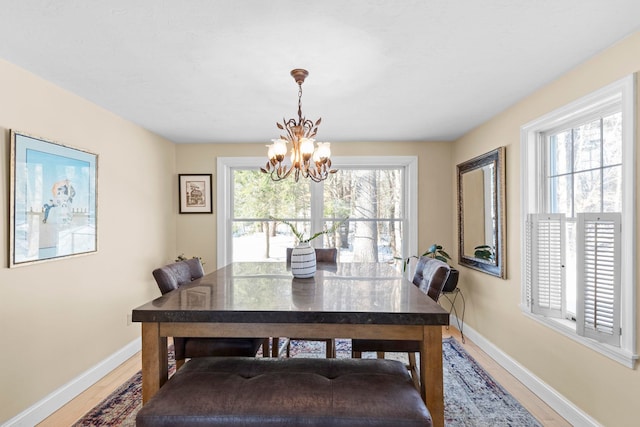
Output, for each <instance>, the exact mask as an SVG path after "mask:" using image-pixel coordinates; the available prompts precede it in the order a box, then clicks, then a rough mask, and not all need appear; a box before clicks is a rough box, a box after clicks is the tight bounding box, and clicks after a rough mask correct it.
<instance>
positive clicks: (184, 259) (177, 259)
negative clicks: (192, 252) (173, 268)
mask: <svg viewBox="0 0 640 427" xmlns="http://www.w3.org/2000/svg"><path fill="white" fill-rule="evenodd" d="M191 258H198V259H199V260H200V264H202V265H204V262H203V261H202V258H200V257H199V256H192V257H191ZM188 259H189V258H187V257H186V256H185V255H184V253H182V254H180V255H178V256H177V257H176V260H175V262H179V261H186V260H188Z"/></svg>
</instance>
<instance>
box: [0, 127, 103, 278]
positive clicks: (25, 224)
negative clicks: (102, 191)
mask: <svg viewBox="0 0 640 427" xmlns="http://www.w3.org/2000/svg"><path fill="white" fill-rule="evenodd" d="M97 171H98V156H97V155H96V154H93V153H90V152H88V151H84V150H80V149H77V148H72V147H68V146H65V145H61V144H58V143H55V142H52V141H47V140H45V139H43V138H38V137H35V136H31V135H27V134H25V133H20V132H16V131H13V130H12V131H11V179H10V182H11V189H10V194H11V199H10V212H11V214H10V215H9V217H10V225H9V228H10V251H9V252H10V254H9V267H15V266H19V265H26V264H30V263H34V262H38V261H49V260H53V259H59V258H63V257H69V256H74V255H80V254H89V253H92V252H96V251H97V236H98V234H97V225H98V222H97V192H96V187H97Z"/></svg>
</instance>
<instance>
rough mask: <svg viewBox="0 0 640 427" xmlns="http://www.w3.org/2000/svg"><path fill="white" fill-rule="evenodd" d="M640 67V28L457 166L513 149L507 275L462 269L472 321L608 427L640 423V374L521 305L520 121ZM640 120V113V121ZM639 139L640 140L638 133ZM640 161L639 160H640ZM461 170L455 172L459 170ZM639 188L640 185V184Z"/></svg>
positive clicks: (506, 121)
mask: <svg viewBox="0 0 640 427" xmlns="http://www.w3.org/2000/svg"><path fill="white" fill-rule="evenodd" d="M638 70H640V33H636V34H634V35H633V36H632V37H629V38H627V39H625V40H623V41H622V42H620V43H619V44H617V45H616V46H614V47H612V48H610V49H608V50H607V51H605V52H603V53H601V54H599V55H597V56H596V57H594V58H592V59H591V60H590V61H588V62H586V63H585V64H583V65H581V66H579V67H577V68H576V69H574V70H573V71H571V72H570V73H568V74H566V75H564V76H562V77H561V78H559V79H558V80H556V81H554V82H553V83H551V84H549V85H548V86H546V87H544V88H542V89H541V90H538V91H536V92H535V93H533V94H532V95H531V96H529V97H527V98H526V99H524V100H522V101H521V102H519V103H518V104H516V105H514V106H513V107H511V108H509V109H507V110H506V111H504V112H503V113H502V114H500V115H498V116H497V117H495V118H493V119H492V120H490V121H489V122H487V123H485V124H484V125H482V126H480V127H479V128H477V129H475V130H474V131H473V132H470V133H469V134H467V135H465V136H464V137H463V138H461V139H460V140H458V141H456V143H455V148H454V153H453V160H454V164H456V163H460V162H462V161H465V160H468V159H470V158H472V157H475V156H477V155H479V154H482V153H484V152H487V151H490V150H492V149H494V148H496V147H498V146H501V145H504V146H506V147H507V154H506V186H507V203H506V205H507V207H506V209H507V257H508V259H507V276H508V278H507V280H500V279H498V278H495V277H492V276H488V275H485V274H482V273H480V272H477V271H474V270H470V269H467V268H464V267H461V268H460V269H461V272H460V286H461V288H462V289H463V290H464V292H465V296H466V301H467V313H466V317H465V322H467V324H468V325H469V326H471V327H472V328H473V329H475V330H476V331H477V332H479V333H480V334H481V335H482V336H484V337H485V338H486V339H488V340H489V341H491V342H492V343H493V344H495V345H496V346H497V347H499V348H500V349H501V350H502V351H503V352H505V353H507V354H508V355H509V356H510V357H512V358H513V359H515V360H516V361H517V362H518V363H520V364H522V365H523V366H524V367H525V368H526V369H528V370H529V371H531V372H532V373H533V374H534V375H536V376H538V377H539V378H540V379H542V381H544V382H546V383H547V384H549V385H550V386H551V387H553V388H554V389H556V390H557V391H558V392H560V393H561V394H562V395H563V396H565V397H566V398H567V399H569V400H570V401H571V402H573V404H575V405H577V406H578V407H579V408H580V409H581V410H582V411H584V412H586V413H587V414H589V415H590V416H591V417H593V418H595V419H596V420H597V421H598V422H600V423H602V424H603V425H606V426H631V425H637V420H638V419H640V406H639V405H637V399H638V396H640V373H639V372H638V370H632V369H629V368H625V367H623V366H622V365H620V364H618V363H616V362H613V361H611V360H610V359H608V358H606V357H603V356H601V355H600V354H599V353H597V352H595V351H592V350H589V349H587V348H586V347H584V346H583V345H580V344H577V343H576V342H574V341H572V340H570V339H567V338H565V337H563V336H562V335H560V334H558V333H556V332H554V331H552V330H550V329H549V328H546V327H544V326H541V325H540V324H538V323H537V322H535V321H533V320H531V319H529V318H527V317H525V316H524V315H523V314H522V313H521V311H520V309H519V303H520V273H521V262H520V254H521V241H520V231H521V230H520V145H519V141H520V134H519V132H520V126H522V125H524V124H526V123H528V122H529V121H531V120H533V119H536V118H538V117H540V116H542V115H544V114H545V113H548V112H550V111H552V110H554V109H556V108H558V107H561V106H563V105H565V104H568V103H570V102H571V101H573V100H575V99H577V98H580V97H582V96H584V95H586V94H588V93H590V92H593V91H595V90H596V89H599V88H600V87H602V86H605V85H607V84H609V83H612V82H614V81H616V80H618V79H620V78H622V77H624V76H626V75H629V74H631V73H634V72H637V71H638ZM636 119H638V118H636ZM636 139H637V140H640V139H638V138H636ZM636 163H637V159H636ZM451 173H452V174H453V172H451ZM636 186H637V188H640V185H639V184H638V183H637V182H636Z"/></svg>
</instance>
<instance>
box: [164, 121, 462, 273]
mask: <svg viewBox="0 0 640 427" xmlns="http://www.w3.org/2000/svg"><path fill="white" fill-rule="evenodd" d="M321 130H322V129H320V131H321ZM451 149H452V144H451V143H450V142H423V143H399V142H390V143H360V142H351V143H340V142H334V143H332V144H331V152H332V156H333V157H338V156H358V155H367V156H389V155H394V156H417V157H418V169H419V170H418V180H419V184H418V191H419V193H420V200H419V203H418V232H419V238H418V250H419V252H420V253H423V252H424V251H425V250H426V249H427V248H428V247H429V245H431V244H432V243H436V242H437V243H440V244H441V245H442V246H444V248H445V249H451V248H453V245H454V242H455V240H454V237H453V236H452V235H451V233H450V230H452V229H453V227H454V208H453V191H454V190H453V188H454V184H453V182H452V181H451V179H450V176H451V173H450V168H451V166H450V165H451ZM176 151H177V154H176V157H177V160H176V165H177V166H176V171H177V172H176V173H212V174H214V184H213V186H214V200H215V197H216V196H215V186H216V179H215V178H216V170H215V168H216V161H217V160H216V159H217V158H218V157H241V156H258V157H260V156H264V161H265V162H266V148H265V143H260V144H242V145H237V144H180V145H179V146H178V147H177V149H176ZM261 166H263V164H262V163H260V164H256V170H258V169H259V168H260V167H261ZM334 166H336V167H338V164H337V163H334ZM216 210H217V209H216V208H215V206H214V211H216ZM216 215H217V212H216V213H215V214H214V215H180V216H179V218H178V222H177V224H178V228H177V229H178V233H177V240H178V253H181V252H184V253H185V255H187V256H193V255H198V256H201V257H202V258H203V261H205V266H204V267H205V270H207V271H212V270H215V268H216V259H217V251H216V236H217V230H216Z"/></svg>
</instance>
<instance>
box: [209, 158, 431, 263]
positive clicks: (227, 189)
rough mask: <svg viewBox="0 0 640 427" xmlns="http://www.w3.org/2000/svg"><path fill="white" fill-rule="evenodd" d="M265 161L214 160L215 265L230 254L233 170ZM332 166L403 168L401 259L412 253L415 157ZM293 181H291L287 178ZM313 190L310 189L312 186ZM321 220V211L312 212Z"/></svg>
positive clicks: (340, 162)
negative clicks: (215, 172)
mask: <svg viewBox="0 0 640 427" xmlns="http://www.w3.org/2000/svg"><path fill="white" fill-rule="evenodd" d="M264 162H265V160H264V158H263V157H218V159H217V187H216V188H217V196H216V203H217V252H218V255H217V265H218V267H222V266H225V265H227V264H229V263H230V262H231V253H232V236H231V222H232V212H231V209H232V200H231V184H232V183H233V177H232V170H233V169H238V168H241V169H254V168H255V169H257V168H258V166H257V165H261V164H263V163H264ZM331 162H332V164H333V166H334V167H335V168H336V169H338V173H340V171H339V169H340V168H341V167H343V168H365V167H366V168H389V167H399V168H404V170H405V173H404V186H405V190H406V194H405V197H404V203H405V206H404V209H405V212H406V215H405V220H404V224H403V230H406V231H405V236H404V238H403V239H402V246H403V247H402V252H403V254H404V255H403V256H404V257H408V256H409V255H408V254H414V253H416V252H417V249H418V226H417V224H418V158H417V157H416V156H358V157H350V156H342V157H332V159H331ZM291 179H293V178H291ZM312 187H313V186H312ZM316 214H317V215H316V216H317V217H318V218H320V220H321V219H322V218H321V217H322V215H321V214H322V212H319V213H318V212H316Z"/></svg>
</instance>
